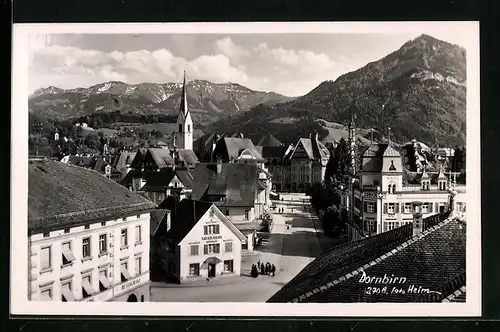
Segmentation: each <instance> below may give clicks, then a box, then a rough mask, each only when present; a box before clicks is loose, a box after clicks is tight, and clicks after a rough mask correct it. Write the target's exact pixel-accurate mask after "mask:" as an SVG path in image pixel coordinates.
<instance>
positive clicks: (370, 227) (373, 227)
mask: <svg viewBox="0 0 500 332" xmlns="http://www.w3.org/2000/svg"><path fill="white" fill-rule="evenodd" d="M366 228H367V231H368V232H376V231H377V224H376V222H375V220H372V219H368V220H366Z"/></svg>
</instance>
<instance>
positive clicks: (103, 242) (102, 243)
mask: <svg viewBox="0 0 500 332" xmlns="http://www.w3.org/2000/svg"><path fill="white" fill-rule="evenodd" d="M107 252H108V239H107V234H101V235H99V254H105V253H107Z"/></svg>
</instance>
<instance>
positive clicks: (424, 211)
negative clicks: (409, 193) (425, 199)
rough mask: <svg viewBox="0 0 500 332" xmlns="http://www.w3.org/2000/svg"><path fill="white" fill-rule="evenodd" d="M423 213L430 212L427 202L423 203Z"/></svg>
mask: <svg viewBox="0 0 500 332" xmlns="http://www.w3.org/2000/svg"><path fill="white" fill-rule="evenodd" d="M422 213H429V206H428V205H427V204H426V203H424V204H422Z"/></svg>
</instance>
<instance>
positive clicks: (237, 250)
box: [179, 207, 241, 282]
mask: <svg viewBox="0 0 500 332" xmlns="http://www.w3.org/2000/svg"><path fill="white" fill-rule="evenodd" d="M213 208H214V207H212V208H211V209H213ZM215 224H216V225H219V229H220V232H219V234H216V235H205V234H204V226H205V225H215ZM225 242H232V243H233V248H232V251H231V252H228V253H226V252H224V249H225V245H224V243H225ZM209 243H219V244H220V253H218V254H216V253H212V254H207V255H205V254H204V245H205V244H209ZM191 245H198V255H196V256H190V246H191ZM179 246H180V257H181V259H180V279H181V282H182V281H187V280H190V279H197V278H206V277H207V276H208V269H207V268H203V267H202V265H203V262H204V261H205V260H206V259H207V258H209V257H217V258H219V259H220V260H221V262H219V263H218V264H217V265H216V273H217V276H219V275H220V274H221V273H222V272H223V267H224V260H231V259H232V260H233V273H232V275H240V273H241V240H240V239H239V238H238V237H237V236H236V234H234V233H233V231H232V230H231V229H230V228H229V227H228V226H227V225H226V223H225V222H223V221H222V219H221V217H219V215H218V214H217V213H214V214H213V215H212V216H211V215H210V212H209V211H207V213H206V214H205V215H204V216H203V217H202V218H201V219H200V221H199V222H198V223H197V224H196V225H195V226H194V227H193V229H192V230H191V231H190V232H189V233H188V235H187V236H186V237H185V238H184V239H183V240H182V241H181V243H180V245H179ZM195 263H199V264H200V276H199V277H189V264H195Z"/></svg>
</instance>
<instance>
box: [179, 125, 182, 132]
mask: <svg viewBox="0 0 500 332" xmlns="http://www.w3.org/2000/svg"><path fill="white" fill-rule="evenodd" d="M179 133H182V124H179Z"/></svg>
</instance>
